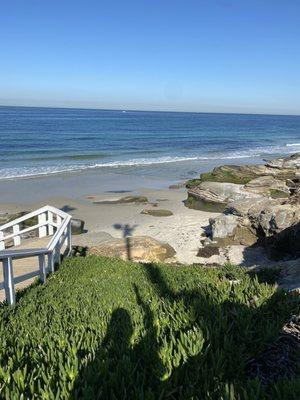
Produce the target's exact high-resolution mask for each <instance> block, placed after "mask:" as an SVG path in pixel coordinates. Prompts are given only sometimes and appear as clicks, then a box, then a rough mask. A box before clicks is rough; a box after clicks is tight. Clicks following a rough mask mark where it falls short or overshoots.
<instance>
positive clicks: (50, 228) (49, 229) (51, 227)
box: [48, 211, 53, 235]
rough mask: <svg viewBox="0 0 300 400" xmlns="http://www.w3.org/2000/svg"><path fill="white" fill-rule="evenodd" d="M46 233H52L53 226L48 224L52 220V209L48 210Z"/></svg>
mask: <svg viewBox="0 0 300 400" xmlns="http://www.w3.org/2000/svg"><path fill="white" fill-rule="evenodd" d="M48 221H49V223H48V235H53V226H52V225H51V224H50V223H51V222H53V212H52V211H48Z"/></svg>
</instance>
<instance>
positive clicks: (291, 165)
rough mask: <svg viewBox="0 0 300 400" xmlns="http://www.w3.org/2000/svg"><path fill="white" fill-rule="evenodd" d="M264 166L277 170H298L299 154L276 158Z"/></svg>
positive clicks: (299, 166) (299, 164) (299, 165)
mask: <svg viewBox="0 0 300 400" xmlns="http://www.w3.org/2000/svg"><path fill="white" fill-rule="evenodd" d="M266 166H267V167H271V168H278V169H299V168H300V153H295V154H292V155H291V156H288V157H282V158H276V159H275V160H271V161H269V162H267V164H266Z"/></svg>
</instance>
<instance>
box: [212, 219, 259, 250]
mask: <svg viewBox="0 0 300 400" xmlns="http://www.w3.org/2000/svg"><path fill="white" fill-rule="evenodd" d="M209 223H210V232H211V238H212V240H213V241H217V243H218V245H219V246H228V245H232V244H241V245H244V246H245V245H247V246H252V245H253V244H254V243H256V242H257V237H256V234H255V232H254V230H253V229H252V227H251V224H250V221H249V219H248V218H243V217H238V216H236V215H226V214H221V215H219V216H218V217H216V218H210V220H209Z"/></svg>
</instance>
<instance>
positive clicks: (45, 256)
mask: <svg viewBox="0 0 300 400" xmlns="http://www.w3.org/2000/svg"><path fill="white" fill-rule="evenodd" d="M71 218H72V217H71V215H69V214H67V213H65V212H64V211H61V210H59V209H57V208H55V207H51V206H45V207H42V208H40V209H38V210H35V211H33V212H31V213H29V214H26V215H24V216H22V217H20V218H17V219H15V220H13V221H11V222H8V223H7V224H5V225H2V226H0V262H2V265H3V277H4V282H3V283H4V285H3V286H4V289H5V297H6V301H7V303H8V304H14V303H15V301H16V299H15V283H17V282H21V281H22V280H25V279H28V278H26V275H25V276H21V277H19V276H18V277H17V278H14V266H13V261H14V260H16V259H21V258H31V257H38V261H39V270H38V271H36V272H33V273H32V274H31V276H35V275H40V279H41V281H42V283H45V282H46V276H47V273H50V272H54V266H55V263H58V264H59V263H60V261H61V251H62V248H63V247H64V245H66V246H65V247H66V249H65V254H66V255H69V254H70V252H71V247H72V237H71V236H72V233H71ZM29 219H31V226H28V227H26V221H28V220H29ZM32 219H36V221H37V223H36V224H34V225H32V223H34V222H35V221H34V222H32ZM23 225H24V228H22V226H23ZM34 231H37V232H38V235H37V237H39V238H43V237H46V236H49V242H48V245H47V246H46V247H43V248H32V249H16V248H14V249H11V250H9V249H7V247H8V246H9V245H14V246H19V245H20V244H21V242H22V241H23V240H24V236H25V238H28V233H29V232H34ZM22 278H23V279H22ZM24 278H25V279H24Z"/></svg>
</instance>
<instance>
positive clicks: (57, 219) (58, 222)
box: [56, 214, 62, 229]
mask: <svg viewBox="0 0 300 400" xmlns="http://www.w3.org/2000/svg"><path fill="white" fill-rule="evenodd" d="M56 223H57V229H58V228H59V226H60V225H61V223H62V217H61V216H60V215H58V214H56Z"/></svg>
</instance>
